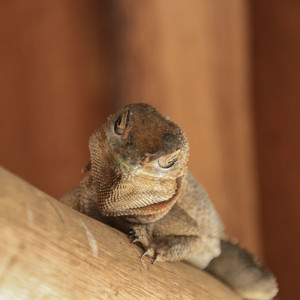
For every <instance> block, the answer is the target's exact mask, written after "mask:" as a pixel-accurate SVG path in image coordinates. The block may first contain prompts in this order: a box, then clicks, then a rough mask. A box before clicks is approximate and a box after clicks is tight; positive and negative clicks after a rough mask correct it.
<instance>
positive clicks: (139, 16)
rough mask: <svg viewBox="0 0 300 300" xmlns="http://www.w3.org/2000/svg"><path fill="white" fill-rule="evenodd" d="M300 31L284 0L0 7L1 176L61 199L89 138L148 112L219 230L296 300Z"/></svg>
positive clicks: (297, 8) (295, 11) (66, 0)
mask: <svg viewBox="0 0 300 300" xmlns="http://www.w3.org/2000/svg"><path fill="white" fill-rule="evenodd" d="M299 32H300V1H296V0H294V1H293V0H287V1H279V0H273V1H259V0H253V1H250V0H249V1H246V0H245V1H240V0H226V1H217V0H210V1H208V0H207V1H205V0H189V1H179V0H176V1H162V0H152V1H150V0H145V1H138V0H131V1H125V0H116V1H96V0H88V1H87V0H85V1H84V0H78V1H71V0H51V1H50V0H45V1H38V0H29V1H2V2H1V3H0V91H1V97H0V105H1V108H0V141H1V147H0V164H1V165H3V166H4V167H6V168H7V169H9V170H11V171H12V172H14V173H15V174H17V175H19V176H21V177H23V178H25V179H26V180H27V181H29V182H31V183H32V184H34V185H35V186H37V187H38V188H40V189H41V190H43V191H45V192H47V193H49V194H50V195H52V196H54V197H60V196H61V195H63V194H64V193H65V192H66V191H68V190H69V189H70V188H72V187H73V186H75V185H77V184H78V182H79V181H80V179H81V178H82V175H81V173H80V169H81V167H82V166H83V165H84V164H85V163H86V162H87V161H88V156H89V154H88V148H87V141H88V137H89V135H90V134H91V132H92V131H93V130H94V129H95V128H96V127H98V126H100V125H101V124H102V123H103V122H104V121H105V120H106V118H107V116H108V115H109V114H110V113H112V112H114V111H116V110H117V109H119V108H120V107H122V106H123V105H124V104H127V103H132V102H147V103H150V104H152V105H154V106H155V107H156V108H157V109H158V110H159V111H161V112H162V113H163V114H165V115H168V116H170V117H171V120H173V121H175V122H176V123H178V124H179V125H181V127H182V128H183V129H184V130H185V131H186V133H187V135H188V137H189V141H190V147H191V155H190V163H189V166H190V169H191V170H192V172H193V173H194V174H195V175H196V177H197V178H198V179H199V180H200V181H201V182H202V183H203V184H204V185H205V187H206V189H207V190H208V192H209V194H210V195H211V198H212V199H213V201H214V203H215V205H216V207H217V209H218V211H219V212H220V214H221V216H222V218H223V220H224V222H225V224H226V227H227V231H228V232H229V233H230V235H232V236H235V237H237V238H238V239H239V240H240V241H241V243H242V244H244V245H245V246H247V247H248V248H249V249H250V250H252V252H254V253H256V254H257V255H259V256H260V257H262V258H263V259H264V260H265V261H266V262H267V263H268V265H269V266H270V267H271V268H272V270H273V271H274V272H275V274H276V275H277V276H278V279H279V284H280V289H281V298H282V299H296V298H297V291H298V290H299V288H298V280H299V276H298V278H297V277H296V273H298V272H299V269H300V260H299V258H298V257H299V255H298V253H300V242H299V228H300V226H299V225H300V224H299V221H298V220H299V211H300V204H299V203H300V202H299V196H300V185H299V183H298V181H299V177H300V157H299V153H300V134H299V132H300V122H299V117H300V89H299V86H300V73H299V67H300V59H299V57H300V56H299V53H300V35H299ZM298 297H299V295H298Z"/></svg>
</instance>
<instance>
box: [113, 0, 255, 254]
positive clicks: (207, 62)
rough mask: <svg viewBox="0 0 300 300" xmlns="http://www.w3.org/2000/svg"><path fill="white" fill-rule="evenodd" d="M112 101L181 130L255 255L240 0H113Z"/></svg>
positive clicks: (193, 164) (244, 14)
mask: <svg viewBox="0 0 300 300" xmlns="http://www.w3.org/2000/svg"><path fill="white" fill-rule="evenodd" d="M116 3H117V4H116V7H115V20H118V24H119V27H118V31H119V32H120V33H119V36H118V39H117V42H116V44H115V47H116V54H117V55H116V57H117V63H116V68H114V78H115V81H114V82H115V87H116V90H117V92H116V94H115V95H116V98H117V99H118V101H119V102H120V106H121V104H125V103H130V102H140V101H143V102H149V103H151V104H152V105H154V106H155V107H157V108H158V109H159V110H160V111H161V112H162V113H164V114H165V115H169V116H170V117H171V120H173V121H175V122H176V123H178V124H179V125H180V126H182V127H183V129H184V130H185V131H186V133H187V135H188V137H189V141H190V148H191V155H190V162H189V167H190V169H191V171H192V172H193V173H194V174H195V175H196V177H197V178H198V179H199V180H200V181H201V182H202V183H203V184H204V186H205V187H206V188H207V190H208V192H209V194H210V195H211V198H212V199H213V202H214V203H215V204H216V206H217V209H218V211H219V212H220V214H221V215H222V218H223V219H224V222H225V224H226V227H227V229H228V232H229V233H230V235H232V236H235V237H237V238H238V239H239V240H240V242H241V243H242V244H244V245H246V246H247V247H248V248H250V249H251V250H252V251H254V252H256V253H257V254H259V253H260V251H261V249H260V232H259V229H260V219H259V209H258V203H257V191H256V182H255V158H254V146H253V132H252V126H253V124H252V115H251V105H250V87H249V78H250V77H249V53H248V48H249V23H248V21H249V19H248V7H247V2H246V1H238V0H229V1H199V0H193V1H152V0H151V1H142V2H141V1H130V2H128V1H125V0H121V1H117V2H116Z"/></svg>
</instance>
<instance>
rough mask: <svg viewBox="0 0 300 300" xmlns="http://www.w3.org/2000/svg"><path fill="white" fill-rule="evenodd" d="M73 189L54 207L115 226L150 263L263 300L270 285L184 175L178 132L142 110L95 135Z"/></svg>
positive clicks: (125, 112) (183, 144) (182, 139)
mask: <svg viewBox="0 0 300 300" xmlns="http://www.w3.org/2000/svg"><path fill="white" fill-rule="evenodd" d="M89 150H90V155H91V157H90V162H89V163H88V164H87V166H86V167H85V168H84V172H86V173H87V175H86V177H84V179H83V180H82V181H81V183H80V184H79V186H77V187H76V188H74V189H73V190H71V191H70V192H69V193H67V194H66V195H65V196H64V197H63V198H62V199H61V201H62V202H64V203H66V204H68V205H69V206H72V207H73V208H75V209H77V210H78V211H80V212H83V213H85V214H87V215H89V216H91V217H94V218H96V219H101V217H102V216H109V217H113V220H114V221H115V222H114V223H115V226H117V227H118V228H121V230H123V231H125V232H127V233H128V234H129V236H131V237H132V242H138V243H139V244H140V245H141V246H142V248H143V249H144V250H145V252H144V254H143V255H142V257H143V256H145V255H147V256H150V257H151V258H153V263H155V262H156V261H161V262H163V261H178V260H186V261H188V262H189V263H191V264H193V265H196V266H197V267H199V268H201V269H205V270H206V271H208V272H210V273H212V274H213V275H215V276H216V277H218V278H220V279H221V280H223V281H224V282H225V283H227V284H228V285H229V286H231V287H232V288H233V289H234V290H235V291H236V292H237V293H238V294H240V295H241V297H242V298H243V299H251V300H270V299H272V298H273V297H274V296H275V295H276V294H277V291H278V288H277V284H276V280H275V277H274V276H273V275H272V274H271V273H270V272H269V271H268V270H267V269H266V268H265V267H263V266H262V265H261V263H260V262H259V261H258V260H257V259H256V258H254V257H253V256H252V255H251V254H250V253H249V252H247V251H246V250H245V249H243V248H242V247H240V246H239V245H238V244H237V243H235V242H232V241H230V240H229V239H228V238H227V236H226V235H225V233H224V229H223V224H222V222H221V220H220V218H219V216H218V214H217V212H216V210H215V208H214V206H213V204H212V202H211V201H210V199H209V197H208V195H207V193H206V192H205V190H204V188H203V187H202V186H201V185H200V184H199V183H198V182H197V181H196V179H195V178H194V177H193V175H192V174H191V173H190V172H189V171H188V170H187V161H188V155H189V145H188V140H187V137H186V135H185V133H184V132H183V131H182V129H181V128H180V127H179V126H177V125H176V124H174V123H173V122H171V121H170V120H168V118H165V117H163V116H162V115H160V114H159V113H158V112H157V110H156V109H155V108H153V107H152V106H150V105H147V104H131V105H128V106H126V107H124V108H123V109H121V110H120V111H119V112H117V113H116V114H114V115H111V116H110V117H109V118H108V120H107V122H106V123H105V124H104V125H102V126H101V127H100V128H98V129H97V130H95V132H94V133H93V134H92V135H91V137H90V139H89Z"/></svg>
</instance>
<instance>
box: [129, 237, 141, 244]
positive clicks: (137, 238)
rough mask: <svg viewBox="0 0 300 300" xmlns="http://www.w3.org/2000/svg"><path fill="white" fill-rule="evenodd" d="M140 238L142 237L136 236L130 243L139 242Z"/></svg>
mask: <svg viewBox="0 0 300 300" xmlns="http://www.w3.org/2000/svg"><path fill="white" fill-rule="evenodd" d="M139 239H140V238H139V237H138V236H134V237H133V239H132V240H131V242H130V243H135V242H137V241H138V240H139Z"/></svg>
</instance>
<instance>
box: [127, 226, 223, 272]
mask: <svg viewBox="0 0 300 300" xmlns="http://www.w3.org/2000/svg"><path fill="white" fill-rule="evenodd" d="M147 227H148V228H147ZM149 227H150V228H149ZM151 227H152V226H151V225H150V226H149V225H134V226H132V229H131V230H130V232H129V236H131V237H132V242H138V243H140V244H141V245H142V247H143V249H144V250H145V252H144V254H143V255H142V257H144V256H145V255H147V256H150V257H152V258H153V259H154V260H153V263H155V262H156V261H178V260H183V259H188V258H190V257H194V256H197V260H200V264H201V265H202V266H203V267H202V268H204V267H206V266H207V264H208V263H209V262H210V261H211V260H212V259H213V258H214V257H216V256H218V255H219V254H220V241H219V239H218V238H215V237H207V236H197V235H190V236H187V235H168V236H155V235H152V232H151Z"/></svg>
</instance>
